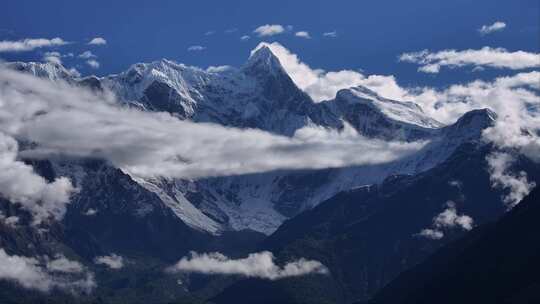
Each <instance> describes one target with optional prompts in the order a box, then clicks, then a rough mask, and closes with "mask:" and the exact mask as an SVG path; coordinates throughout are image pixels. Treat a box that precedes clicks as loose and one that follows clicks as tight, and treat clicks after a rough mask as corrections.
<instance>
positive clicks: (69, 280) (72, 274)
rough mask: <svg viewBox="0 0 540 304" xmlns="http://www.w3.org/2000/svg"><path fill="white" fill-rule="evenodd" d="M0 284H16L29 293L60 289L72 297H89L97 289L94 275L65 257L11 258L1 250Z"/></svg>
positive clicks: (15, 256)
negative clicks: (84, 294) (80, 294)
mask: <svg viewBox="0 0 540 304" xmlns="http://www.w3.org/2000/svg"><path fill="white" fill-rule="evenodd" d="M0 265H2V267H0V280H7V281H11V282H15V283H17V284H19V285H20V286H22V287H24V288H27V289H35V290H38V291H41V292H49V291H51V290H53V289H60V290H64V291H68V292H71V293H80V292H84V293H90V292H91V291H92V290H93V289H94V288H95V287H96V282H95V280H94V275H93V274H92V273H90V272H87V271H86V269H84V267H83V266H82V265H81V264H80V263H78V262H75V261H70V260H68V259H66V258H65V257H64V256H58V257H56V258H55V259H54V260H50V259H49V258H47V257H44V258H42V259H38V258H29V257H23V256H17V255H9V254H7V253H6V251H5V250H4V249H3V248H0Z"/></svg>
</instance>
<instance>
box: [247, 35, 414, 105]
mask: <svg viewBox="0 0 540 304" xmlns="http://www.w3.org/2000/svg"><path fill="white" fill-rule="evenodd" d="M263 46H267V47H268V48H270V49H271V50H272V52H273V53H274V54H275V55H276V56H277V57H278V59H279V61H280V63H281V65H282V66H283V68H284V69H285V71H286V72H287V73H288V74H289V76H290V77H291V79H292V80H293V81H294V83H295V84H296V85H297V86H298V87H299V88H300V89H302V90H303V91H305V92H306V93H307V94H309V95H310V96H311V98H313V100H314V101H315V102H320V101H323V100H328V99H332V98H334V97H335V96H336V93H337V91H339V90H341V89H345V88H350V87H353V86H358V85H364V86H366V87H368V88H370V89H372V90H373V91H375V92H377V93H379V94H380V95H381V96H384V97H386V98H394V99H399V98H401V97H403V96H405V95H406V94H407V91H405V90H404V89H402V88H400V87H399V85H397V83H396V80H395V78H394V77H393V76H382V75H370V76H369V77H366V76H364V75H363V74H361V73H359V72H357V71H352V70H342V71H337V72H326V71H324V70H322V69H312V68H311V67H310V66H309V65H307V64H306V63H304V62H302V61H300V59H299V58H298V56H297V55H296V54H293V53H291V52H290V51H289V50H288V49H286V48H285V47H283V46H282V45H281V44H279V43H277V42H274V43H266V42H262V43H260V44H259V45H258V46H257V47H256V48H255V49H254V50H253V51H252V54H253V53H254V52H255V51H256V50H258V49H259V48H261V47H263Z"/></svg>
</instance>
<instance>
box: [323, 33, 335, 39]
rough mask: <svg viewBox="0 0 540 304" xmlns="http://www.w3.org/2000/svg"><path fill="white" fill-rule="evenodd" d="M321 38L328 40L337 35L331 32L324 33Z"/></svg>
mask: <svg viewBox="0 0 540 304" xmlns="http://www.w3.org/2000/svg"><path fill="white" fill-rule="evenodd" d="M323 36H324V37H329V38H336V37H337V36H338V35H337V32H336V31H332V32H324V33H323Z"/></svg>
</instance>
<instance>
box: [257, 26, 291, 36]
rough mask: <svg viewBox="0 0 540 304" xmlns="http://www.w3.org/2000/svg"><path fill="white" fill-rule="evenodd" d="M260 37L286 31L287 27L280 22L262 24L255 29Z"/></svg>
mask: <svg viewBox="0 0 540 304" xmlns="http://www.w3.org/2000/svg"><path fill="white" fill-rule="evenodd" d="M253 32H254V33H255V34H257V35H258V36H259V37H266V36H274V35H278V34H281V33H283V32H285V28H284V27H283V26H282V25H280V24H265V25H261V26H259V27H258V28H256V29H255V30H254V31H253Z"/></svg>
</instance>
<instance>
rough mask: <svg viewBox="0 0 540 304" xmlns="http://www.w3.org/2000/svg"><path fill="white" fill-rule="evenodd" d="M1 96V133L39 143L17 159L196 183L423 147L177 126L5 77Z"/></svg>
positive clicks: (352, 137) (376, 158)
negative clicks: (106, 164) (67, 160)
mask: <svg viewBox="0 0 540 304" xmlns="http://www.w3.org/2000/svg"><path fill="white" fill-rule="evenodd" d="M0 89H1V90H0V94H1V95H0V100H1V102H2V103H1V106H0V117H1V118H2V119H0V130H3V131H4V132H6V133H8V134H9V136H12V137H15V138H17V139H21V140H22V139H24V140H27V141H30V142H33V143H35V144H36V145H35V146H33V147H31V148H28V149H26V150H24V151H21V152H20V155H21V156H24V157H28V158H39V157H50V156H54V155H68V156H73V157H97V158H102V159H106V160H108V161H110V162H111V163H112V164H113V165H115V166H117V167H119V168H122V169H123V170H125V171H126V172H128V173H132V174H136V175H139V176H165V177H183V178H197V177H206V176H219V175H233V174H246V173H257V172H265V171H271V170H279V169H321V168H330V167H344V166H350V165H363V164H379V163H385V162H390V161H394V160H396V159H398V158H400V157H404V156H406V155H410V154H412V153H414V152H416V151H418V150H419V149H421V148H422V147H423V145H424V143H403V142H386V141H382V140H373V139H367V138H365V137H363V136H360V135H359V134H357V133H356V132H355V131H354V129H353V128H346V129H345V130H344V131H343V132H337V131H328V130H326V129H323V128H312V127H307V128H303V129H300V130H298V131H297V132H296V134H295V135H294V136H293V137H292V138H290V137H284V136H278V135H274V134H271V133H267V132H263V131H260V130H254V129H247V130H241V129H235V128H227V127H223V126H220V125H215V124H205V123H193V122H190V121H181V120H178V119H176V118H175V117H173V116H171V115H169V114H167V113H149V112H143V111H139V110H136V109H131V108H122V107H119V106H117V104H118V102H117V101H115V100H114V99H113V98H112V97H111V96H109V95H106V94H103V95H100V96H97V95H94V94H93V93H92V92H89V91H86V90H82V89H80V88H74V87H70V86H68V85H65V84H54V83H51V82H48V81H45V80H41V79H37V78H35V77H32V76H28V75H23V74H20V73H17V72H12V71H7V70H2V71H0ZM12 150H13V149H12ZM14 153H15V152H12V153H11V155H12V156H13V155H14Z"/></svg>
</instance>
